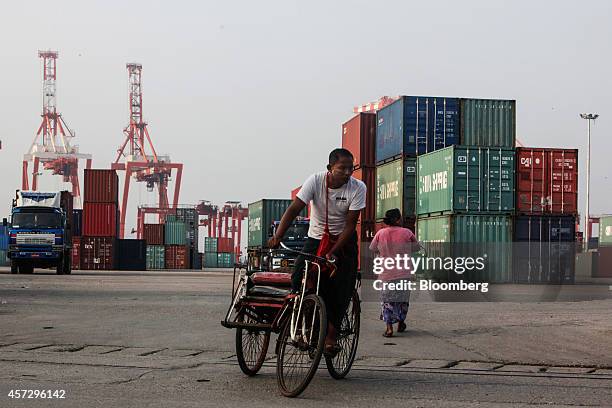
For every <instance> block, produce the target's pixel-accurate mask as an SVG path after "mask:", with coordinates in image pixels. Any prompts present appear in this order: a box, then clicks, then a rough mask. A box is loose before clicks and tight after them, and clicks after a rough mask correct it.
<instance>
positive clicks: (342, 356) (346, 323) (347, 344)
mask: <svg viewBox="0 0 612 408" xmlns="http://www.w3.org/2000/svg"><path fill="white" fill-rule="evenodd" d="M360 316H361V306H360V300H359V295H358V294H357V291H354V292H353V296H351V301H350V303H349V305H348V307H347V309H346V313H344V317H343V318H342V327H341V328H340V330H339V331H338V345H339V346H340V351H339V352H338V354H336V355H335V356H334V357H325V364H326V365H327V371H329V374H330V375H331V376H332V377H333V378H335V379H336V380H340V379H342V378H344V377H346V375H347V374H348V373H349V371H350V370H351V367H352V366H353V362H354V361H355V355H356V354H357V344H358V343H359V327H360V324H361V319H360Z"/></svg>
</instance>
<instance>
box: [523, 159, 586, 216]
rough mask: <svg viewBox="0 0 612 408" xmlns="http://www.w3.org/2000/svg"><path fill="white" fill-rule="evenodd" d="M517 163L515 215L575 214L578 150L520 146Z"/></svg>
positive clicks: (576, 204) (576, 208)
mask: <svg viewBox="0 0 612 408" xmlns="http://www.w3.org/2000/svg"><path fill="white" fill-rule="evenodd" d="M516 163H517V172H516V175H517V183H516V184H517V185H516V191H517V199H516V208H517V212H519V213H521V214H551V215H552V214H555V215H561V214H567V215H575V214H577V212H578V150H577V149H549V148H532V147H519V148H517V149H516Z"/></svg>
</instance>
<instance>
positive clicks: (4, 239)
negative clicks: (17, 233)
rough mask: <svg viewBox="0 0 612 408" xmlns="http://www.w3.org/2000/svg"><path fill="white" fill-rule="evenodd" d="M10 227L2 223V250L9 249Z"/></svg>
mask: <svg viewBox="0 0 612 408" xmlns="http://www.w3.org/2000/svg"><path fill="white" fill-rule="evenodd" d="M8 241H9V238H8V227H5V226H4V225H0V251H6V250H8Z"/></svg>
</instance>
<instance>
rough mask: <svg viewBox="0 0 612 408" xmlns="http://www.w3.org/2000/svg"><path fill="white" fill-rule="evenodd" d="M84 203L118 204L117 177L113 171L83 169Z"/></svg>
mask: <svg viewBox="0 0 612 408" xmlns="http://www.w3.org/2000/svg"><path fill="white" fill-rule="evenodd" d="M83 187H84V190H85V194H84V196H83V201H84V202H85V203H115V204H117V203H118V202H119V177H117V172H116V171H115V170H99V169H85V181H84V183H83Z"/></svg>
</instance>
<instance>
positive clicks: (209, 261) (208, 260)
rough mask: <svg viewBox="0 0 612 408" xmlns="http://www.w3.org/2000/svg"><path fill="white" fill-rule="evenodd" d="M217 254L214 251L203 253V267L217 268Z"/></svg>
mask: <svg viewBox="0 0 612 408" xmlns="http://www.w3.org/2000/svg"><path fill="white" fill-rule="evenodd" d="M218 259H219V255H218V254H217V253H216V252H206V253H204V268H217V265H219V260H218Z"/></svg>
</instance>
